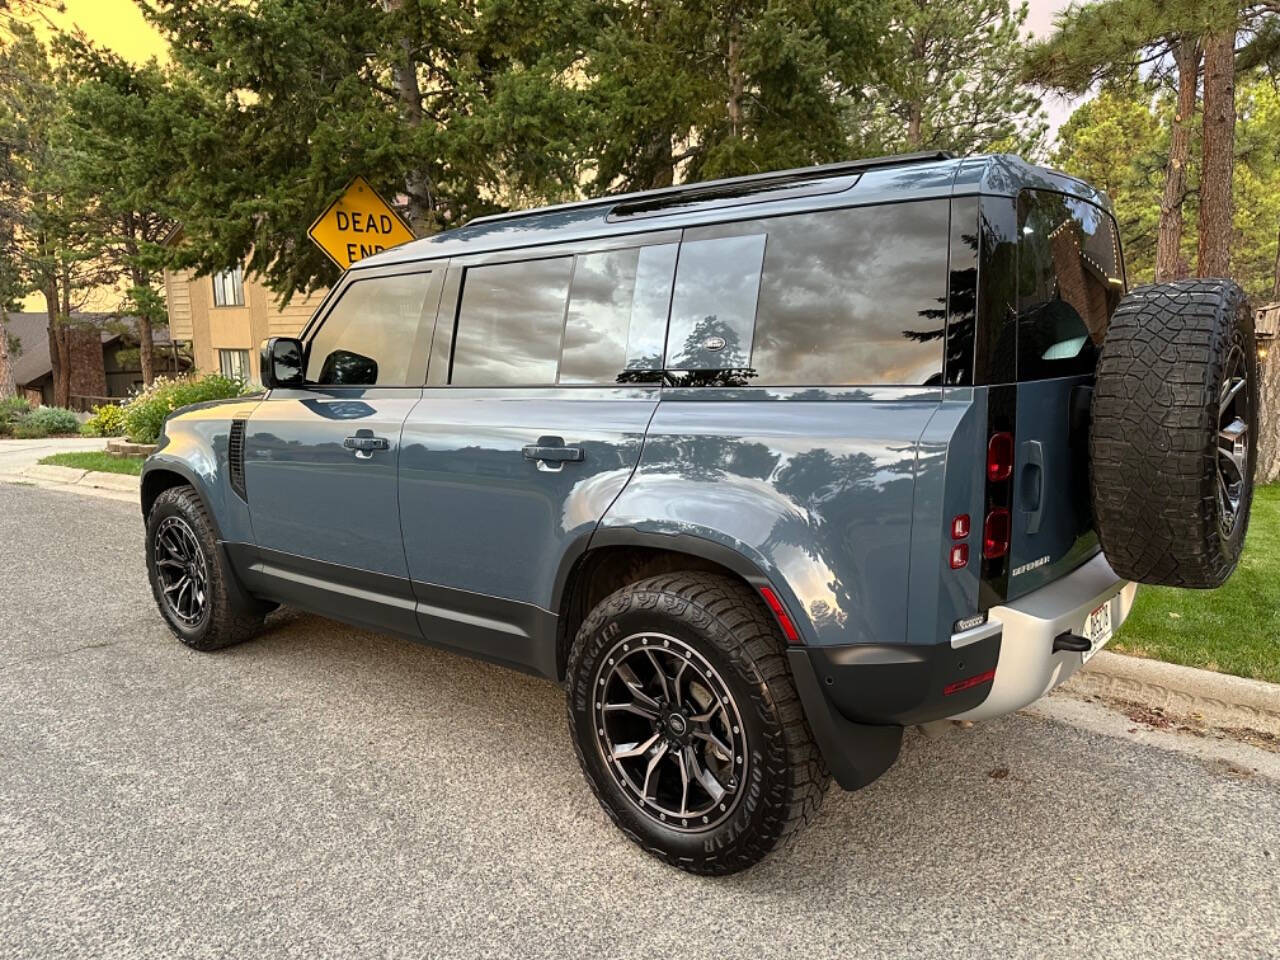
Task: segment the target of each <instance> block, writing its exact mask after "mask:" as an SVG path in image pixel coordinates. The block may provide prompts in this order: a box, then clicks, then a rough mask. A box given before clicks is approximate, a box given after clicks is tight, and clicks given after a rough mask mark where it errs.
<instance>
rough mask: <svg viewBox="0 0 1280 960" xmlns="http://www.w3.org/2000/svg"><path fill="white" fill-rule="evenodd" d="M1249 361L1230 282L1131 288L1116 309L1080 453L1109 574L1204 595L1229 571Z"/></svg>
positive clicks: (1234, 555) (1246, 474)
mask: <svg viewBox="0 0 1280 960" xmlns="http://www.w3.org/2000/svg"><path fill="white" fill-rule="evenodd" d="M1257 356H1258V355H1257V346H1256V344H1255V342H1254V333H1253V315H1252V313H1251V312H1250V310H1249V305H1248V301H1247V300H1246V298H1245V295H1244V291H1242V290H1241V289H1240V287H1239V286H1237V285H1236V284H1235V283H1233V282H1232V281H1230V280H1222V279H1199V280H1181V281H1176V282H1173V283H1164V284H1157V285H1155V286H1150V287H1140V288H1138V289H1137V290H1134V291H1132V292H1131V293H1130V294H1129V295H1128V296H1127V297H1125V299H1124V300H1123V301H1122V302H1121V304H1120V306H1119V307H1118V308H1117V309H1116V312H1115V315H1114V316H1113V317H1112V319H1111V325H1110V327H1109V329H1108V330H1107V336H1106V340H1105V342H1104V344H1103V348H1102V356H1101V358H1100V360H1099V363H1098V374H1097V383H1096V385H1095V387H1094V392H1093V426H1092V430H1091V435H1090V451H1089V452H1090V463H1091V466H1092V494H1093V508H1094V517H1095V520H1096V522H1097V527H1098V538H1099V540H1100V541H1101V543H1102V549H1103V551H1104V552H1105V553H1106V555H1107V560H1108V561H1109V562H1110V564H1111V566H1112V568H1113V569H1114V570H1115V571H1116V573H1118V574H1119V575H1120V576H1122V577H1125V578H1126V579H1129V580H1136V581H1139V582H1141V583H1152V584H1163V585H1167V586H1176V587H1206V588H1208V587H1217V586H1220V585H1221V584H1222V583H1223V582H1224V581H1225V580H1226V579H1227V577H1229V576H1230V575H1231V572H1232V571H1233V570H1234V569H1235V567H1236V564H1237V563H1238V562H1239V559H1240V551H1241V549H1242V547H1243V545H1244V538H1245V533H1246V531H1247V530H1248V527H1249V510H1250V505H1251V503H1252V500H1253V474H1254V467H1255V464H1256V461H1257V436H1258V429H1257V427H1258V420H1257V417H1258V377H1257Z"/></svg>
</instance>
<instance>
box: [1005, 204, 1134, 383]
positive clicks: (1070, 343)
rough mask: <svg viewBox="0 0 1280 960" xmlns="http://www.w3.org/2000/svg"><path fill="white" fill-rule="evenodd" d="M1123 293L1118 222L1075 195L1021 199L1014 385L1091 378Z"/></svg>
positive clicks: (1019, 210)
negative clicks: (1015, 379) (1057, 378)
mask: <svg viewBox="0 0 1280 960" xmlns="http://www.w3.org/2000/svg"><path fill="white" fill-rule="evenodd" d="M1123 295H1124V273H1123V271H1122V265H1121V260H1120V245H1119V241H1118V240H1117V238H1116V229H1115V223H1114V222H1113V221H1112V219H1111V216H1110V215H1109V214H1108V213H1107V212H1106V211H1104V210H1102V209H1101V208H1099V207H1095V206H1094V205H1093V204H1091V203H1088V202H1087V201H1084V200H1078V199H1076V198H1075V197H1068V196H1066V195H1064V194H1060V193H1050V192H1048V191H1042V190H1024V191H1023V192H1022V194H1021V195H1020V196H1019V198H1018V379H1019V380H1044V379H1049V378H1051V377H1066V376H1077V375H1081V374H1090V373H1092V372H1093V371H1094V369H1095V367H1096V366H1097V364H1098V353H1099V351H1100V350H1101V349H1102V341H1103V338H1104V337H1105V336H1106V333H1107V325H1108V324H1109V323H1110V322H1111V314H1112V313H1113V312H1114V311H1115V309H1116V306H1117V305H1118V304H1119V303H1120V298H1121V297H1122V296H1123Z"/></svg>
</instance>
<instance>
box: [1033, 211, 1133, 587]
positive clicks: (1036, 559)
mask: <svg viewBox="0 0 1280 960" xmlns="http://www.w3.org/2000/svg"><path fill="white" fill-rule="evenodd" d="M1017 208H1018V209H1017V214H1018V233H1017V236H1018V244H1017V394H1016V396H1017V401H1016V403H1017V407H1016V427H1015V430H1014V434H1015V441H1016V442H1015V445H1014V452H1015V458H1014V463H1013V475H1012V477H1011V481H1012V484H1013V489H1012V517H1011V519H1012V530H1011V540H1010V546H1009V587H1008V598H1009V599H1013V598H1015V597H1018V596H1021V595H1023V594H1026V593H1029V592H1030V591H1032V590H1034V589H1036V588H1038V587H1040V586H1043V585H1044V584H1046V583H1049V582H1051V581H1052V580H1055V579H1057V578H1058V577H1060V576H1062V575H1063V574H1065V573H1068V572H1070V571H1071V570H1073V569H1075V567H1077V566H1079V565H1080V564H1081V563H1082V562H1083V561H1084V560H1086V559H1088V558H1089V557H1090V556H1092V555H1093V554H1094V553H1096V552H1097V549H1098V538H1097V534H1096V533H1095V531H1094V524H1093V514H1092V508H1091V505H1090V496H1089V456H1088V411H1089V400H1090V394H1089V391H1090V388H1091V387H1092V384H1093V378H1094V371H1095V368H1096V366H1097V362H1098V354H1099V351H1100V350H1101V348H1102V341H1103V338H1104V336H1105V335H1106V332H1107V325H1108V323H1109V322H1110V319H1111V314H1112V313H1113V312H1114V310H1115V308H1116V306H1117V305H1118V304H1119V302H1120V298H1121V297H1122V296H1123V295H1124V290H1125V285H1124V270H1123V262H1122V260H1121V256H1120V246H1119V240H1118V238H1117V234H1116V229H1115V223H1114V221H1113V220H1112V218H1111V215H1110V214H1109V213H1107V212H1106V211H1105V210H1102V209H1101V208H1099V207H1097V206H1095V205H1093V204H1091V203H1088V202H1087V201H1084V200H1080V199H1078V198H1075V197H1070V196H1067V195H1065V194H1061V193H1055V192H1051V191H1047V190H1024V191H1022V192H1021V194H1020V195H1019V197H1018V201H1017Z"/></svg>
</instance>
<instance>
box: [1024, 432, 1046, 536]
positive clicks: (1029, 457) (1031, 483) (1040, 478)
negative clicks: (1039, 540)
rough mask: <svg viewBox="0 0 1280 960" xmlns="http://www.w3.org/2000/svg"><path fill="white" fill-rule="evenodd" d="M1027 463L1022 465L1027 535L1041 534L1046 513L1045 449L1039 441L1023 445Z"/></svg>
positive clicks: (1030, 441)
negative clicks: (1043, 517) (1041, 526)
mask: <svg viewBox="0 0 1280 960" xmlns="http://www.w3.org/2000/svg"><path fill="white" fill-rule="evenodd" d="M1022 449H1023V451H1024V452H1025V454H1026V462H1025V463H1024V464H1023V465H1022V509H1023V510H1024V511H1025V512H1026V514H1027V533H1029V534H1031V533H1039V532H1040V520H1041V517H1042V515H1043V513H1044V447H1043V446H1042V445H1041V443H1040V441H1039V440H1028V441H1027V442H1026V443H1024V444H1023V445H1022Z"/></svg>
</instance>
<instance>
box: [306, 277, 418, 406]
mask: <svg viewBox="0 0 1280 960" xmlns="http://www.w3.org/2000/svg"><path fill="white" fill-rule="evenodd" d="M430 279H431V274H429V273H409V274H400V275H399V276H393V277H374V278H371V279H368V280H357V281H356V282H355V283H353V284H351V285H350V286H349V287H347V289H346V291H345V292H344V293H343V294H342V299H340V300H339V301H338V302H337V304H336V305H335V306H334V308H333V309H332V310H331V311H330V312H329V315H328V316H327V317H325V320H324V323H323V324H322V325H321V326H320V329H319V331H318V332H317V333H316V335H315V337H313V338H312V340H311V344H310V347H309V349H308V352H307V380H309V381H310V382H312V383H319V384H330V385H354V384H359V385H366V386H368V385H373V384H384V385H390V386H404V385H406V384H410V383H411V382H412V381H414V380H416V381H417V382H418V383H421V380H422V377H421V370H414V369H413V365H414V363H415V360H414V358H415V357H417V355H418V351H417V350H416V349H415V348H416V347H417V346H418V345H419V344H420V343H421V341H422V333H423V331H424V328H425V327H424V324H423V322H422V307H423V302H424V301H425V299H426V295H427V287H428V285H429V283H430Z"/></svg>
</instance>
